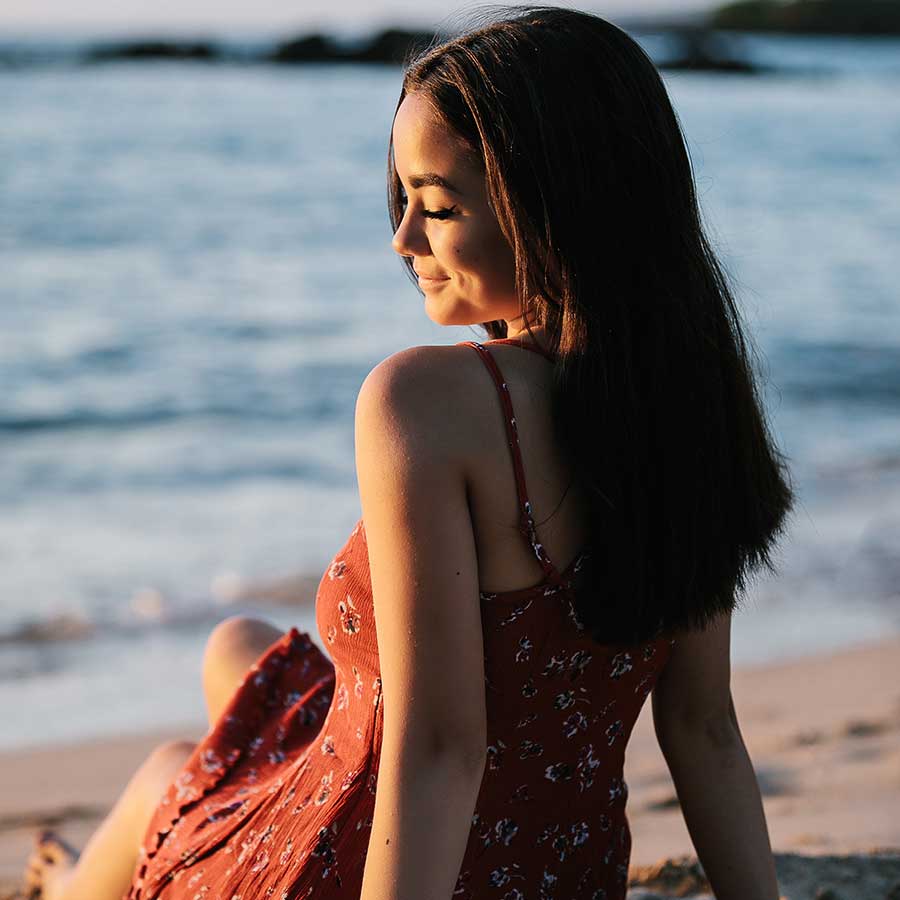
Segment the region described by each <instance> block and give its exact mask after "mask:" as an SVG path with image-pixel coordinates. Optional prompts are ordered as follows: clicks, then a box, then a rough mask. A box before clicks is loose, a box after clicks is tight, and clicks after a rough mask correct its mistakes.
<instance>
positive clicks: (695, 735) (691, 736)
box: [654, 698, 743, 752]
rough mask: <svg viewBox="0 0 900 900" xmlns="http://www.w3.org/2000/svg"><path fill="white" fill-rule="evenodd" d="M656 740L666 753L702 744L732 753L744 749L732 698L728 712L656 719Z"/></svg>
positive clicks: (680, 715) (720, 711)
mask: <svg viewBox="0 0 900 900" xmlns="http://www.w3.org/2000/svg"><path fill="white" fill-rule="evenodd" d="M654 730H655V732H656V739H657V741H658V742H659V745H660V747H661V748H662V749H663V750H668V749H677V748H678V747H679V746H681V745H683V744H690V745H692V746H696V745H697V744H698V742H699V743H701V744H703V745H704V746H708V747H712V748H714V749H717V750H722V751H725V752H731V751H734V750H737V749H739V748H740V747H742V746H743V738H742V737H741V730H740V726H739V725H738V720H737V713H736V712H735V709H734V702H733V701H732V700H731V699H730V698H729V702H728V706H727V707H726V708H725V709H722V710H719V711H716V712H714V713H710V712H706V713H705V714H702V713H701V714H694V715H691V714H687V713H684V712H682V713H676V714H673V715H669V716H665V717H658V718H657V717H655V718H654Z"/></svg>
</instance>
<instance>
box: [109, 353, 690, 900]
mask: <svg viewBox="0 0 900 900" xmlns="http://www.w3.org/2000/svg"><path fill="white" fill-rule="evenodd" d="M460 343H461V344H463V345H468V346H470V347H472V348H473V349H474V350H475V351H476V352H477V353H478V355H479V357H480V358H481V359H482V361H483V362H484V363H485V365H486V366H487V369H488V371H489V372H490V374H491V377H492V379H493V382H494V384H495V386H496V388H497V392H498V396H499V399H500V403H501V406H502V410H503V414H504V417H505V422H506V430H507V436H508V441H509V447H510V450H511V455H512V462H513V467H514V470H515V478H516V486H517V491H518V498H519V506H520V517H521V522H520V530H521V532H522V535H523V537H524V538H525V539H526V540H528V542H529V543H530V545H531V547H532V549H533V551H534V553H535V556H536V557H537V559H538V560H539V561H540V564H541V566H542V568H543V570H544V578H543V579H542V580H541V581H540V582H539V583H538V584H535V585H533V586H531V587H528V588H523V589H521V590H516V591H506V592H503V593H485V592H482V593H481V595H480V598H481V608H482V625H483V640H484V668H485V691H486V700H487V725H488V746H487V754H488V758H487V765H486V767H485V772H484V777H483V781H482V784H481V788H480V792H479V794H478V799H477V801H476V804H475V809H474V811H473V815H472V821H471V830H470V834H469V840H468V843H467V846H466V850H465V854H464V857H463V861H462V865H461V867H460V872H459V877H458V880H457V883H456V887H455V890H454V891H453V897H454V898H463V900H488V898H497V900H578V898H585V900H622V898H624V897H625V894H626V886H627V876H628V862H629V857H630V851H631V833H630V830H629V827H628V819H627V816H626V814H625V803H626V798H627V796H628V787H627V785H626V783H625V781H624V778H623V763H624V754H625V746H626V743H627V741H628V738H629V735H630V734H631V730H632V728H633V726H634V723H635V720H636V719H637V716H638V713H639V712H640V709H641V707H642V705H643V703H644V701H645V700H646V698H647V696H648V694H649V693H650V691H651V690H652V688H653V685H654V684H655V682H656V679H657V677H658V675H659V673H660V671H661V670H662V668H663V666H664V665H665V663H666V661H667V659H668V658H669V655H670V652H671V648H672V645H673V643H674V641H673V640H671V639H668V638H659V639H656V640H653V641H649V642H646V643H642V644H637V645H634V646H632V647H629V648H628V649H625V650H623V649H622V648H621V647H617V648H612V647H606V646H604V645H601V644H597V643H595V642H594V641H593V640H592V639H591V637H590V635H589V634H588V633H587V632H586V630H585V629H584V627H583V626H582V624H581V623H580V622H579V621H578V617H577V614H576V610H575V606H574V603H573V596H574V591H575V587H574V583H573V582H574V576H575V575H576V574H577V572H578V571H579V569H580V567H581V565H582V563H583V561H584V559H585V558H586V555H587V554H586V551H582V553H580V554H579V555H578V556H577V557H576V558H575V559H574V560H573V561H572V562H571V563H570V564H569V566H567V567H566V569H565V570H564V571H563V572H559V571H557V569H556V567H555V566H554V565H553V563H552V562H551V561H550V559H549V557H548V556H547V553H546V551H545V550H544V547H543V545H542V544H541V543H540V541H539V540H538V536H537V532H536V529H535V523H534V518H533V516H532V510H531V504H530V502H529V500H528V495H527V492H526V485H525V473H524V468H523V465H522V457H521V452H520V449H519V441H518V434H517V428H516V418H515V414H514V412H513V408H512V402H511V400H510V395H509V389H508V387H507V384H506V382H505V380H504V378H503V375H502V373H501V371H500V369H499V367H498V366H497V363H496V361H495V359H494V356H493V354H492V353H491V352H490V350H489V349H488V345H490V344H498V343H507V344H515V345H517V346H520V347H524V348H527V349H529V350H534V351H535V352H539V353H543V351H542V350H540V349H539V348H537V347H534V346H532V345H530V344H526V343H523V342H521V341H519V340H518V339H514V338H501V339H496V340H493V341H487V342H484V343H479V342H477V341H462V342H460ZM316 625H317V630H318V633H319V637H320V639H321V641H322V642H323V644H324V646H327V648H328V654H329V655H330V657H331V659H329V658H328V656H326V655H325V653H323V652H322V650H321V649H320V648H319V646H317V645H316V643H314V641H313V640H312V638H311V636H310V635H309V634H308V633H306V632H300V631H298V630H297V629H296V628H291V629H290V631H288V632H286V633H285V634H284V635H283V636H282V637H281V638H280V639H278V640H277V641H275V643H273V644H272V646H270V647H269V648H268V649H267V650H265V652H264V653H263V654H262V655H261V656H260V658H259V659H258V660H257V661H256V662H255V663H254V664H253V665H252V666H251V667H250V669H249V670H248V671H247V674H246V675H245V677H244V679H243V681H242V682H241V684H240V686H239V687H238V688H237V689H236V691H235V693H234V695H233V696H232V698H231V700H230V702H229V703H228V705H227V707H226V708H225V709H224V710H223V712H222V715H221V716H220V718H219V719H218V721H217V722H215V724H214V725H213V727H212V728H211V729H210V730H209V732H208V733H207V734H206V735H205V737H204V738H203V739H202V740H201V741H200V742H199V744H198V745H197V747H196V749H195V750H194V752H193V753H192V755H191V756H190V758H189V759H188V760H187V761H186V762H185V764H184V766H183V767H182V769H181V771H180V772H179V773H178V775H177V776H176V777H175V778H174V780H173V782H172V784H171V785H170V786H169V788H168V789H167V791H166V792H165V794H164V795H163V796H162V798H161V801H160V803H159V806H158V807H157V809H156V810H155V812H154V814H153V817H152V820H151V822H150V824H149V826H148V828H147V832H146V834H145V837H144V840H143V843H142V846H141V848H140V852H139V858H138V863H137V866H136V868H135V872H134V876H133V880H132V884H131V886H130V888H129V889H128V891H127V892H126V893H125V895H124V898H123V900H155V898H161V900H204V898H206V900H262V898H269V897H274V898H277V900H297V898H308V897H315V898H317V900H332V898H334V900H338V898H340V900H351V898H353V900H356V898H358V897H359V895H360V891H361V888H362V876H363V869H364V864H365V857H366V852H367V849H368V842H369V834H370V829H371V825H372V814H373V811H374V804H375V790H376V786H377V779H378V765H379V759H380V750H381V736H382V705H381V679H380V675H379V672H380V669H379V664H378V645H377V640H376V631H375V621H374V615H373V605H372V586H371V581H370V578H369V565H368V555H367V546H366V533H365V528H364V525H363V521H362V519H360V520H359V521H358V522H357V523H356V526H355V527H354V528H353V530H352V532H351V533H350V536H349V537H348V539H347V541H346V542H345V543H344V545H343V546H342V547H341V548H340V550H338V552H337V553H336V554H335V556H334V557H333V559H332V560H331V562H330V563H329V565H328V567H327V569H326V571H325V572H324V574H323V576H322V578H321V580H320V582H319V586H318V590H317V593H316Z"/></svg>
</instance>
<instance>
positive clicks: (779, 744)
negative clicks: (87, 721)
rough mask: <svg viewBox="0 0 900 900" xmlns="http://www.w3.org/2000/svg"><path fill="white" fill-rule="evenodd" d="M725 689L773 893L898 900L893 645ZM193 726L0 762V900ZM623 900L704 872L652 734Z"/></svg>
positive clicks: (201, 728) (899, 818) (76, 838)
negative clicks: (748, 761)
mask: <svg viewBox="0 0 900 900" xmlns="http://www.w3.org/2000/svg"><path fill="white" fill-rule="evenodd" d="M732 694H733V696H734V702H735V707H736V709H737V714H738V719H739V721H740V724H741V732H742V734H743V737H744V742H745V743H746V745H747V748H748V750H749V752H750V756H751V758H752V760H753V763H754V766H755V768H756V771H757V775H758V779H759V782H760V787H761V790H762V794H763V803H764V806H765V810H766V818H767V821H768V825H769V834H770V837H771V840H772V846H773V848H774V850H775V852H776V864H777V869H778V875H779V884H780V888H781V892H782V896H783V897H785V898H788V900H900V637H894V638H890V639H886V640H884V641H881V642H878V643H868V644H861V645H856V646H854V647H851V648H849V649H843V650H840V651H837V652H834V653H829V654H821V655H816V656H808V657H805V658H801V659H797V660H794V661H791V662H787V663H777V664H770V665H765V666H755V667H748V668H737V669H735V670H734V672H733V673H732ZM204 732H205V723H203V722H198V723H197V725H196V726H195V727H193V728H185V729H177V730H172V731H168V732H155V733H147V734H141V735H136V736H130V737H116V738H107V739H103V740H98V741H92V742H89V743H79V744H73V745H70V746H62V745H60V746H55V747H49V748H38V749H33V750H21V751H12V752H4V753H0V898H3V897H8V896H15V893H14V888H15V885H16V884H17V882H18V876H19V874H20V873H21V869H22V866H23V864H24V862H25V860H26V858H27V856H28V853H29V850H30V847H31V840H32V835H33V833H34V831H35V829H36V828H37V827H38V826H41V825H52V826H54V827H58V828H59V829H60V830H61V832H62V834H63V836H64V837H66V838H67V839H69V840H70V841H71V842H72V843H74V844H75V845H76V846H83V844H84V842H85V841H86V839H87V837H88V835H89V834H90V833H91V831H92V830H93V829H94V828H95V827H96V825H97V823H98V821H99V820H100V818H101V817H102V816H103V815H104V814H105V812H106V811H107V810H108V809H109V808H110V806H111V805H112V802H113V800H114V798H115V797H116V796H117V794H118V793H119V792H120V791H121V790H122V788H123V787H124V785H125V783H126V782H127V780H128V778H129V777H130V775H131V773H132V772H133V771H134V769H135V768H136V767H137V765H138V764H139V763H140V761H141V760H142V759H143V758H144V756H146V754H147V753H148V752H149V750H150V749H151V748H152V747H153V746H154V745H155V744H156V743H159V742H160V741H163V740H166V739H169V738H173V737H187V738H190V739H192V740H197V739H199V738H200V737H202V735H203V733H204ZM625 777H626V781H627V782H628V786H629V798H628V815H629V820H630V822H631V828H632V834H633V847H632V873H631V875H632V884H633V885H634V886H633V887H632V891H631V894H630V896H631V897H632V898H633V900H639V898H640V900H645V898H646V900H649V898H651V897H653V898H655V897H664V896H687V895H689V894H694V893H699V894H701V895H702V894H703V892H704V890H706V892H707V894H708V888H706V889H705V888H704V883H703V879H702V869H701V868H699V866H697V864H696V857H695V856H694V855H693V847H692V845H691V841H690V837H689V835H688V833H687V829H686V828H685V825H684V820H683V819H682V817H681V813H680V811H679V808H678V801H677V797H676V796H675V791H674V788H673V786H672V782H671V779H670V777H669V774H668V770H667V768H666V765H665V761H664V760H663V757H662V754H661V753H660V750H659V748H658V746H657V744H656V740H655V738H654V735H653V723H652V717H651V712H650V703H649V702H648V703H646V704H645V706H644V709H643V710H642V712H641V715H640V718H639V719H638V722H637V725H636V726H635V730H634V734H633V735H632V738H631V741H630V743H629V747H628V759H627V763H626V767H625Z"/></svg>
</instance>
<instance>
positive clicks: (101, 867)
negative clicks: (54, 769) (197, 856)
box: [25, 741, 196, 900]
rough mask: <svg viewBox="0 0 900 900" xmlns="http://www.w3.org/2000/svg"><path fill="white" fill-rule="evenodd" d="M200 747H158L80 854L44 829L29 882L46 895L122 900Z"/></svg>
mask: <svg viewBox="0 0 900 900" xmlns="http://www.w3.org/2000/svg"><path fill="white" fill-rule="evenodd" d="M195 746H196V745H195V744H193V743H192V742H190V741H168V742H166V743H165V744H160V745H159V746H158V747H156V748H155V749H154V750H153V752H152V753H151V754H150V755H149V756H148V757H147V759H146V760H144V762H143V763H142V764H141V766H140V768H138V770H137V771H136V772H135V773H134V775H132V777H131V780H130V781H129V782H128V784H127V785H126V786H125V789H124V790H123V791H122V793H121V794H120V795H119V799H118V800H117V801H116V803H115V805H114V806H113V808H112V810H110V812H109V815H108V816H107V817H106V818H105V819H104V820H103V822H102V823H101V824H100V827H99V828H98V829H97V830H96V831H95V832H94V833H93V835H91V839H90V840H89V841H88V843H87V846H86V847H85V848H84V851H83V852H82V853H81V855H80V856H77V857H76V856H75V852H74V850H72V848H69V847H68V845H66V844H65V843H64V842H62V841H61V839H60V838H59V837H58V836H57V835H55V834H53V833H52V832H50V833H48V834H44V835H41V834H38V835H37V836H36V842H35V843H36V846H35V850H34V852H33V853H32V855H31V857H30V858H29V860H28V864H27V866H26V870H25V884H26V886H27V887H28V888H29V889H31V890H36V889H40V895H39V896H40V897H41V900H121V897H122V894H124V893H125V891H126V890H127V889H128V886H129V884H130V883H131V878H132V875H133V874H134V869H135V866H136V865H137V857H138V848H139V847H140V845H141V841H142V840H143V839H144V834H145V833H146V831H147V827H148V826H149V824H150V817H151V815H152V814H153V812H154V811H155V809H156V806H157V804H158V803H159V800H160V798H161V797H162V795H163V794H164V793H165V791H166V789H167V788H168V787H169V785H170V784H171V782H172V779H173V778H174V777H175V776H176V775H177V774H178V772H179V771H180V770H181V767H182V766H183V765H184V763H185V762H186V761H187V758H188V757H189V756H190V755H191V753H192V752H193V750H194V747H195ZM42 837H43V839H42Z"/></svg>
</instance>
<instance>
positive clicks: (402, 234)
mask: <svg viewBox="0 0 900 900" xmlns="http://www.w3.org/2000/svg"><path fill="white" fill-rule="evenodd" d="M409 209H410V208H409V207H408V206H407V207H406V210H405V211H404V213H403V218H402V219H401V220H400V224H399V225H398V226H397V230H396V231H395V232H394V237H393V238H392V239H391V247H393V249H394V252H395V253H398V254H399V255H400V256H427V255H428V254H429V253H430V252H431V248H430V247H429V246H428V239H427V238H426V237H425V233H424V231H423V230H422V228H421V226H418V225H416V224H415V221H414V219H415V217H414V216H411V215H410V211H409Z"/></svg>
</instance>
